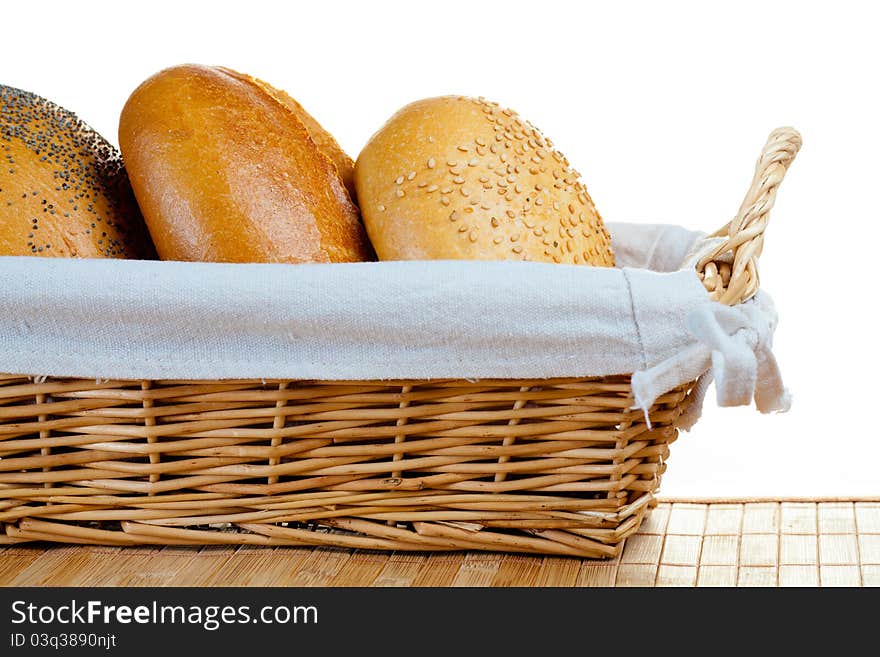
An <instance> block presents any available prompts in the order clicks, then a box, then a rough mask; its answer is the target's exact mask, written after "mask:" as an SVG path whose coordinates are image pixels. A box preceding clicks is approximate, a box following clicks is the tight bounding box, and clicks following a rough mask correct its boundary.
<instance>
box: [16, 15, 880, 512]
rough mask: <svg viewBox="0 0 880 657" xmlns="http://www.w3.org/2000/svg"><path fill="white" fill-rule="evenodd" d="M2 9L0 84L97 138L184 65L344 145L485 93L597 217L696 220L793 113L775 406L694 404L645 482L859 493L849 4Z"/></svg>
mask: <svg viewBox="0 0 880 657" xmlns="http://www.w3.org/2000/svg"><path fill="white" fill-rule="evenodd" d="M0 20H2V44H3V47H2V51H3V54H2V56H0V83H3V84H8V85H12V86H17V87H21V88H24V89H28V90H30V91H33V92H36V93H38V94H40V95H42V96H45V97H47V98H49V99H51V100H53V101H55V102H57V103H59V104H61V105H63V106H65V107H67V108H68V109H71V110H73V111H75V112H77V113H78V114H79V115H80V116H81V117H82V118H83V119H85V120H86V121H87V122H89V123H90V124H91V125H92V126H93V127H95V128H96V129H97V130H98V131H99V132H102V133H103V134H104V136H105V137H106V138H108V139H109V140H110V141H112V142H116V128H117V121H118V117H119V111H120V109H121V108H122V105H123V103H124V102H125V100H126V98H127V96H128V94H129V93H130V92H131V91H132V90H133V89H134V88H135V87H136V86H137V85H138V84H139V83H140V82H141V81H142V80H143V79H145V78H146V77H148V76H149V75H151V74H152V73H154V72H156V71H158V70H160V69H162V68H164V67H166V66H170V65H174V64H179V63H184V62H198V63H204V64H222V65H225V66H229V67H231V68H235V69H238V70H241V71H244V72H247V73H250V74H252V75H255V76H257V77H260V78H262V79H264V80H266V81H268V82H270V83H271V84H273V85H275V86H277V87H280V88H283V89H285V90H287V91H288V92H289V93H290V94H291V95H293V96H294V97H295V98H297V99H298V100H299V101H300V102H302V104H303V105H304V106H305V107H306V108H307V109H308V110H309V111H310V112H311V113H312V114H313V115H314V116H315V117H317V118H318V120H319V121H320V122H321V123H323V125H324V126H325V127H326V128H327V129H328V130H330V131H331V132H332V133H334V134H335V135H336V137H337V139H338V140H339V142H340V143H341V144H342V146H343V147H344V148H345V149H346V150H347V151H348V152H349V154H350V155H352V156H356V155H357V153H358V151H359V149H360V148H361V146H362V145H363V144H364V143H365V142H366V140H367V139H368V137H369V136H370V134H372V132H373V131H375V130H376V129H377V128H378V127H379V126H380V125H381V124H382V122H383V121H384V120H385V119H387V118H388V117H389V116H390V115H391V114H392V113H393V112H394V111H395V110H397V109H398V108H399V107H400V106H402V105H404V104H406V103H408V102H410V101H412V100H415V99H418V98H422V97H427V96H434V95H440V94H446V93H461V94H469V95H483V96H486V97H487V98H490V99H492V100H496V101H498V102H500V103H502V104H505V105H508V106H511V107H513V108H515V109H517V110H518V111H519V112H520V113H521V114H522V115H523V116H525V117H526V118H528V119H529V120H530V121H532V122H533V123H535V124H536V125H537V126H539V127H540V128H541V129H542V130H543V131H544V133H545V134H546V135H547V136H549V137H550V138H551V139H553V140H554V141H555V142H556V144H557V146H559V147H560V149H561V150H563V151H564V152H565V154H566V155H567V156H568V157H569V159H570V160H571V162H572V163H573V165H574V166H575V167H576V168H577V169H578V170H580V171H581V173H582V174H583V175H584V178H585V182H586V183H587V185H588V187H589V188H590V191H591V193H592V196H593V199H594V200H595V202H596V204H597V206H598V207H599V210H600V211H601V212H602V214H603V215H604V217H605V218H606V219H607V220H609V221H665V222H675V223H680V224H682V225H685V226H687V227H691V228H699V229H704V230H714V229H715V228H717V227H718V226H720V225H722V224H724V223H725V222H726V221H727V220H728V219H730V218H731V215H732V213H733V212H735V211H736V209H737V208H738V206H739V202H740V200H741V197H742V194H743V193H744V192H745V190H746V187H747V185H748V182H749V180H750V178H751V174H752V168H753V164H754V160H755V158H756V157H757V154H758V151H759V149H760V147H761V145H762V144H763V143H764V139H765V137H766V135H767V133H769V131H770V130H771V129H773V128H775V127H777V126H779V125H793V126H795V127H796V128H798V129H799V130H800V131H801V132H802V134H803V137H804V148H803V150H802V152H801V154H800V156H799V158H798V160H797V162H796V163H795V164H794V166H793V168H792V170H791V172H790V175H789V177H788V179H786V181H785V183H784V185H783V187H782V188H781V190H780V194H779V198H778V202H777V206H776V208H775V210H774V212H773V214H772V222H771V227H770V229H769V231H768V234H767V240H766V247H765V251H764V257H763V260H762V270H761V273H762V284H763V286H764V288H765V289H767V290H768V291H769V292H770V293H771V294H772V295H773V296H774V298H775V300H776V303H777V307H778V309H779V311H780V317H781V323H780V326H779V329H778V331H777V334H776V349H775V351H776V354H777V357H778V359H779V361H780V364H781V365H782V368H783V374H784V376H785V378H786V382H787V384H788V385H789V386H790V388H791V389H792V390H793V392H794V396H795V405H794V408H793V409H792V411H791V412H790V413H788V414H785V415H775V416H762V415H760V414H758V413H757V412H756V411H755V410H754V409H746V408H739V409H717V408H715V407H714V405H713V404H712V403H711V402H712V398H711V396H710V399H709V402H708V403H707V407H706V412H705V415H704V417H703V419H702V420H701V422H700V423H699V424H698V425H697V426H696V428H695V429H694V430H693V431H692V432H691V433H690V434H683V435H682V436H681V438H680V439H679V441H678V442H677V443H676V444H675V445H673V448H672V458H671V460H670V464H669V465H670V467H669V471H668V473H667V475H666V477H665V478H664V482H663V488H662V493H663V494H665V495H668V496H697V497H710V496H747V495H754V496H762V495H776V496H799V495H800V496H825V495H827V496H848V495H875V496H877V495H880V483H878V480H880V475H878V466H877V464H878V463H880V441H878V433H880V432H878V428H877V419H878V417H880V414H878V411H880V400H878V399H877V394H876V385H877V365H878V357H877V353H876V349H875V347H874V346H872V342H873V340H874V339H875V336H876V333H877V331H876V327H875V326H874V325H873V321H874V317H875V315H876V313H875V312H874V308H875V303H876V299H877V294H876V283H875V280H876V267H875V264H874V263H875V261H876V253H877V249H878V248H880V241H878V236H880V225H878V219H880V217H878V203H877V198H876V194H877V189H878V183H880V167H878V164H877V154H878V152H880V137H878V119H880V102H878V88H880V80H878V77H880V76H878V72H880V68H878V63H880V46H878V36H877V29H878V25H880V22H878V16H877V15H876V13H875V11H874V9H873V8H872V5H871V4H870V3H867V2H865V3H861V4H859V3H850V2H842V1H840V0H838V1H836V2H834V3H827V4H826V5H825V6H824V7H817V6H814V5H812V4H808V3H806V2H797V3H796V2H791V3H788V2H768V1H766V0H765V1H764V2H744V1H743V0H739V1H738V2H735V3H730V5H729V6H728V7H724V8H721V7H719V6H717V3H682V2H669V1H667V2H663V3H650V4H649V3H633V2H629V3H609V2H602V3H587V2H583V3H582V2H577V3H575V2H551V1H548V0H535V1H533V2H514V1H511V0H506V1H504V2H481V1H478V0H469V1H467V2H460V1H458V0H446V1H444V2H432V3H425V4H424V5H421V6H420V5H419V4H418V3H415V2H413V1H412V0H410V1H409V2H369V3H367V2H363V3H355V2H340V1H333V2H330V1H321V2H317V1H316V2H308V3H281V2H278V3H267V2H257V1H255V0H249V1H247V2H245V1H239V2H235V3H229V2H204V3H195V2H193V3H184V2H156V1H154V2H152V3H123V2H117V3H110V2H108V3H89V2H77V3H72V2H65V3H54V2H45V1H44V2H40V3H38V4H34V3H14V4H12V5H10V6H4V7H3V10H2V17H0ZM712 394H714V393H711V392H710V395H712Z"/></svg>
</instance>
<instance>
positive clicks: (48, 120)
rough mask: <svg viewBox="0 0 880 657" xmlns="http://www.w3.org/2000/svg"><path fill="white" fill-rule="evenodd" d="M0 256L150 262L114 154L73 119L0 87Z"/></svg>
mask: <svg viewBox="0 0 880 657" xmlns="http://www.w3.org/2000/svg"><path fill="white" fill-rule="evenodd" d="M0 255H38V256H57V257H80V258H153V257H155V251H154V250H153V246H152V244H151V243H150V239H149V235H148V234H147V230H146V227H145V226H144V223H143V219H142V217H141V215H140V212H139V210H138V207H137V204H136V203H135V200H134V196H133V195H132V192H131V187H130V186H129V183H128V178H127V177H126V175H125V168H124V167H123V165H122V160H121V159H120V157H119V153H118V151H116V149H115V148H113V147H112V146H111V145H110V144H108V143H107V142H106V141H105V140H104V139H103V138H102V137H101V136H100V135H98V134H97V133H96V132H95V131H94V130H92V129H91V128H89V126H87V125H86V124H85V123H83V122H82V121H81V120H80V119H78V118H77V117H76V115H74V114H73V113H71V112H69V111H67V110H66V109H64V108H62V107H59V106H58V105H55V104H54V103H51V102H49V101H48V100H45V99H44V98H40V97H39V96H37V95H35V94H32V93H30V92H27V91H22V90H21V89H15V88H13V87H7V86H3V85H0Z"/></svg>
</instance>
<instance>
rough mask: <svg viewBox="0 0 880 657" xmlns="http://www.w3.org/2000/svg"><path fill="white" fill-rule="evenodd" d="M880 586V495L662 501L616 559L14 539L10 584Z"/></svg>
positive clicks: (1, 555) (2, 553)
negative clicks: (866, 498)
mask: <svg viewBox="0 0 880 657" xmlns="http://www.w3.org/2000/svg"><path fill="white" fill-rule="evenodd" d="M49 585H54V586H248V585H251V586H880V502H847V501H837V502H812V501H797V502H795V501H791V502H778V501H761V502H746V503H743V502H725V503H710V504H709V503H693V502H666V503H661V504H660V505H659V506H658V507H657V508H656V509H655V510H654V511H653V512H652V513H651V515H650V516H649V518H648V520H647V521H646V522H645V523H644V524H643V526H642V528H641V530H640V531H639V533H638V534H637V535H635V536H633V537H631V538H630V539H628V540H627V544H626V546H625V548H624V551H623V553H622V554H621V555H620V557H618V558H617V559H615V560H613V561H591V560H586V559H583V560H582V559H573V558H565V557H540V556H529V555H513V554H501V553H476V552H474V553H464V554H462V553H458V554H448V553H443V554H441V553H437V554H411V553H396V552H395V553H385V552H369V551H359V550H343V549H328V548H276V549H267V548H254V547H240V548H229V547H207V548H201V549H198V548H188V547H183V548H177V547H170V548H149V547H143V548H107V547H88V546H86V547H83V546H60V547H50V546H46V545H34V546H30V545H26V544H24V545H13V546H10V547H7V548H5V549H2V550H0V586H49Z"/></svg>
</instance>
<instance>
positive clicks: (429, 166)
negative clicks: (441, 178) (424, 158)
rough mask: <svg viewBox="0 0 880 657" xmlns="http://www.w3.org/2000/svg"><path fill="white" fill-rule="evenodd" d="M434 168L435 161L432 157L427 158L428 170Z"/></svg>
mask: <svg viewBox="0 0 880 657" xmlns="http://www.w3.org/2000/svg"><path fill="white" fill-rule="evenodd" d="M435 166H437V161H436V160H435V159H434V158H433V157H429V158H428V168H429V169H433V168H434V167H435Z"/></svg>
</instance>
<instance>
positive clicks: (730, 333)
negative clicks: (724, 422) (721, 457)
mask: <svg viewBox="0 0 880 657" xmlns="http://www.w3.org/2000/svg"><path fill="white" fill-rule="evenodd" d="M686 323H687V327H688V330H689V331H690V333H691V334H692V335H693V336H694V338H696V340H697V342H695V343H694V344H692V345H690V346H689V347H687V348H686V349H684V350H682V351H681V352H679V353H678V354H676V355H675V356H672V357H670V358H668V359H666V360H664V361H662V362H660V363H658V364H657V365H655V366H653V367H650V368H648V369H645V370H642V371H640V372H636V373H635V374H633V377H632V388H633V395H634V397H635V402H636V403H635V408H639V409H641V410H643V411H644V412H645V417H646V418H647V415H648V409H650V407H651V406H652V405H653V404H654V402H655V401H656V400H657V399H658V398H659V397H660V396H661V395H662V394H663V393H664V392H665V391H667V390H670V389H672V388H674V387H675V386H674V385H670V383H672V382H673V381H676V380H678V381H681V380H694V379H697V380H698V381H697V385H696V387H695V388H694V390H693V392H692V393H691V394H692V395H693V399H692V401H691V404H690V406H689V408H688V410H687V412H686V413H685V414H683V415H682V416H681V417H680V418H679V422H678V425H679V426H680V427H682V428H684V429H689V428H690V427H691V426H692V425H693V424H694V422H696V421H697V419H698V418H699V416H700V412H701V407H702V401H703V397H704V395H705V393H706V389H707V388H708V385H709V383H710V382H711V380H713V379H714V381H715V390H716V395H717V401H718V405H719V406H744V405H747V404H749V403H751V401H752V399H754V400H755V406H756V407H757V409H758V410H759V411H761V412H762V413H769V412H771V411H787V410H789V408H790V407H791V395H790V394H789V392H788V390H786V388H785V387H784V386H783V384H782V376H781V373H780V371H779V366H778V365H777V363H776V358H775V357H774V356H773V352H772V351H771V347H772V343H773V332H774V330H775V329H776V323H777V314H776V309H775V308H774V306H773V301H772V300H771V299H770V297H769V296H768V295H767V294H765V293H763V292H758V294H756V295H755V297H753V298H752V299H750V300H749V301H746V302H745V303H742V304H739V305H738V306H735V307H732V306H725V305H723V304H720V303H717V302H714V301H709V302H706V303H705V304H702V305H701V306H699V307H698V308H696V309H695V310H694V311H693V312H691V313H690V315H688V317H687V322H686ZM682 377H684V379H683V378H682Z"/></svg>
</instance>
